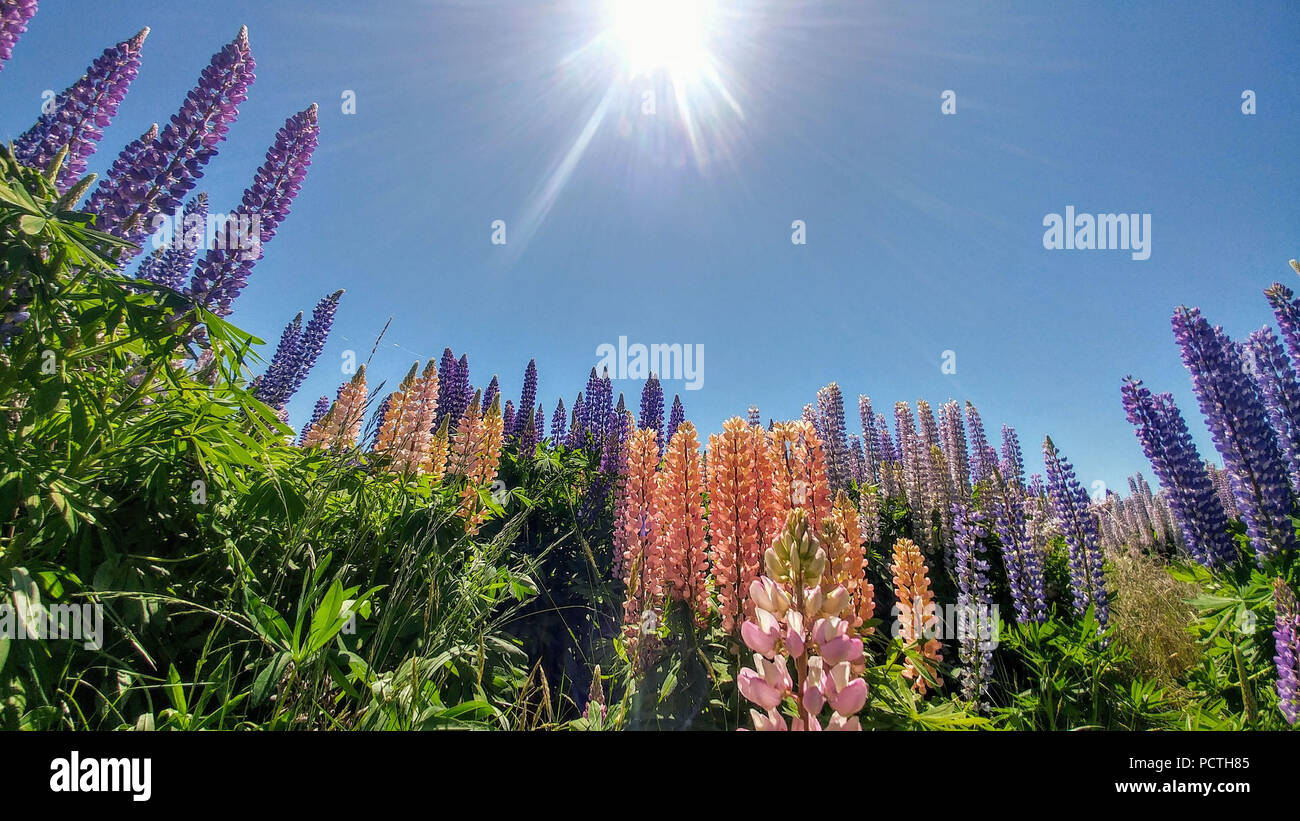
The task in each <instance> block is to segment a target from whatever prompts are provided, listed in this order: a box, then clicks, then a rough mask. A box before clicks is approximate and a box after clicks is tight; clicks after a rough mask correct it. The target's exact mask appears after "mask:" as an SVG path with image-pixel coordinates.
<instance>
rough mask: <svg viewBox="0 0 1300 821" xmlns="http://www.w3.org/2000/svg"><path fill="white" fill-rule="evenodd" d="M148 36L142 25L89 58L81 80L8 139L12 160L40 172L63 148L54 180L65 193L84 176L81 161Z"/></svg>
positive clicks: (92, 147)
mask: <svg viewBox="0 0 1300 821" xmlns="http://www.w3.org/2000/svg"><path fill="white" fill-rule="evenodd" d="M148 36H149V29H148V27H145V28H143V29H141V30H140V33H139V34H137V35H135V36H134V37H132V38H131V39H130V40H124V41H122V42H121V43H118V44H117V45H115V46H112V47H111V48H108V49H105V50H104V53H103V54H101V55H100V56H99V57H97V58H96V59H95V61H94V62H93V63H91V64H90V67H89V68H87V69H86V73H85V74H83V75H82V76H81V79H79V80H77V82H75V83H73V84H72V85H71V86H68V88H67V89H65V90H64V91H63V93H61V94H59V95H58V96H56V97H55V98H54V100H53V104H52V105H51V107H50V110H49V111H48V112H46V113H44V114H42V115H41V117H40V119H38V120H37V121H36V124H35V125H33V126H32V127H31V128H29V129H28V130H27V131H26V132H25V133H23V134H22V135H21V136H20V137H18V139H16V140H14V158H15V159H17V160H18V162H20V163H22V164H23V165H25V166H27V167H28V168H36V169H40V170H44V169H45V168H46V167H47V166H48V165H49V164H50V162H51V161H52V160H53V159H54V158H55V157H56V156H58V154H59V152H60V151H62V150H63V149H64V148H65V147H66V148H67V149H68V155H67V157H66V158H65V159H64V161H63V166H62V167H61V168H60V169H59V176H58V178H57V179H56V181H55V184H56V185H57V187H58V189H59V193H60V194H66V193H67V192H68V189H69V188H71V187H72V186H73V184H74V183H76V182H77V181H78V180H79V179H81V176H82V175H83V174H85V173H86V160H87V159H89V158H90V156H91V155H92V154H94V153H95V148H96V143H98V142H99V140H100V138H102V137H103V136H104V132H103V131H102V130H101V129H103V128H104V127H105V126H107V125H108V124H109V122H110V121H111V120H112V119H113V115H115V114H116V113H117V107H118V106H119V105H121V103H122V99H123V98H124V97H126V92H127V90H128V89H130V88H131V81H132V80H134V79H135V76H136V74H137V73H139V71H140V49H141V48H142V47H143V46H144V39H145V38H146V37H148Z"/></svg>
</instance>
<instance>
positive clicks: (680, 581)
mask: <svg viewBox="0 0 1300 821" xmlns="http://www.w3.org/2000/svg"><path fill="white" fill-rule="evenodd" d="M703 490H704V488H703V485H702V481H701V476H700V440H699V438H698V437H697V436H696V434H695V426H694V425H692V424H691V423H690V422H683V423H682V424H681V425H680V426H678V429H677V432H676V433H674V434H673V438H672V440H671V441H670V442H669V443H668V447H667V448H666V449H665V457H664V468H663V470H662V471H661V472H660V473H659V476H658V485H657V487H656V492H655V499H656V503H657V510H658V511H659V520H660V528H661V529H660V532H659V536H660V545H661V547H660V548H659V549H660V552H661V553H662V554H663V557H664V581H665V583H666V586H667V592H668V595H669V596H670V597H671V598H672V599H675V600H680V601H685V602H686V603H687V604H688V605H689V607H690V608H691V610H692V611H693V612H694V614H695V622H696V624H697V625H698V626H703V625H704V624H705V623H706V622H707V620H708V616H709V592H708V589H707V587H706V579H707V575H708V563H707V562H706V561H705V542H704V505H703V497H702V493H703Z"/></svg>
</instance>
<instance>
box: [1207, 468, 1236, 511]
mask: <svg viewBox="0 0 1300 821" xmlns="http://www.w3.org/2000/svg"><path fill="white" fill-rule="evenodd" d="M1205 473H1206V475H1208V476H1209V477H1210V483H1211V484H1213V485H1214V492H1215V493H1216V494H1217V495H1218V497H1219V502H1220V503H1221V504H1222V505H1223V512H1224V513H1226V514H1228V517H1229V518H1234V519H1239V518H1241V511H1240V510H1238V509H1237V500H1236V499H1234V498H1233V497H1232V480H1231V479H1229V478H1228V472H1227V471H1226V470H1220V469H1219V467H1218V466H1217V465H1215V464H1214V463H1213V462H1208V461H1207V462H1206V463H1205Z"/></svg>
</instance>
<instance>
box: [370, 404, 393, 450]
mask: <svg viewBox="0 0 1300 821" xmlns="http://www.w3.org/2000/svg"><path fill="white" fill-rule="evenodd" d="M392 407H393V395H392V394H391V393H390V394H388V395H387V396H385V397H384V398H383V401H381V402H380V403H379V407H378V408H375V416H374V421H373V422H371V425H372V426H373V428H374V432H373V433H372V434H371V436H370V443H369V444H368V445H367V446H366V450H368V451H373V450H374V449H375V443H376V442H378V441H379V434H380V433H382V432H383V430H384V422H386V421H388V411H389V410H391V409H392Z"/></svg>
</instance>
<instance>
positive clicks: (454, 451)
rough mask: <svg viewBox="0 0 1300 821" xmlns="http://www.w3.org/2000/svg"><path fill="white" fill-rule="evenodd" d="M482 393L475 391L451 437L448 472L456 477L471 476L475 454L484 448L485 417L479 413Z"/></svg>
mask: <svg viewBox="0 0 1300 821" xmlns="http://www.w3.org/2000/svg"><path fill="white" fill-rule="evenodd" d="M481 402H482V393H481V392H478V391H475V393H474V399H473V400H472V401H471V402H470V404H469V407H468V408H467V409H466V410H465V413H464V414H462V415H461V417H460V422H459V423H458V424H457V426H456V433H455V435H454V436H452V437H451V454H450V456H449V457H448V459H447V472H448V473H450V474H453V475H455V476H469V474H470V470H471V469H472V468H473V462H474V454H476V453H478V451H479V448H481V447H482V446H483V415H482V414H481V413H480V412H479V404H480V403H481Z"/></svg>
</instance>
